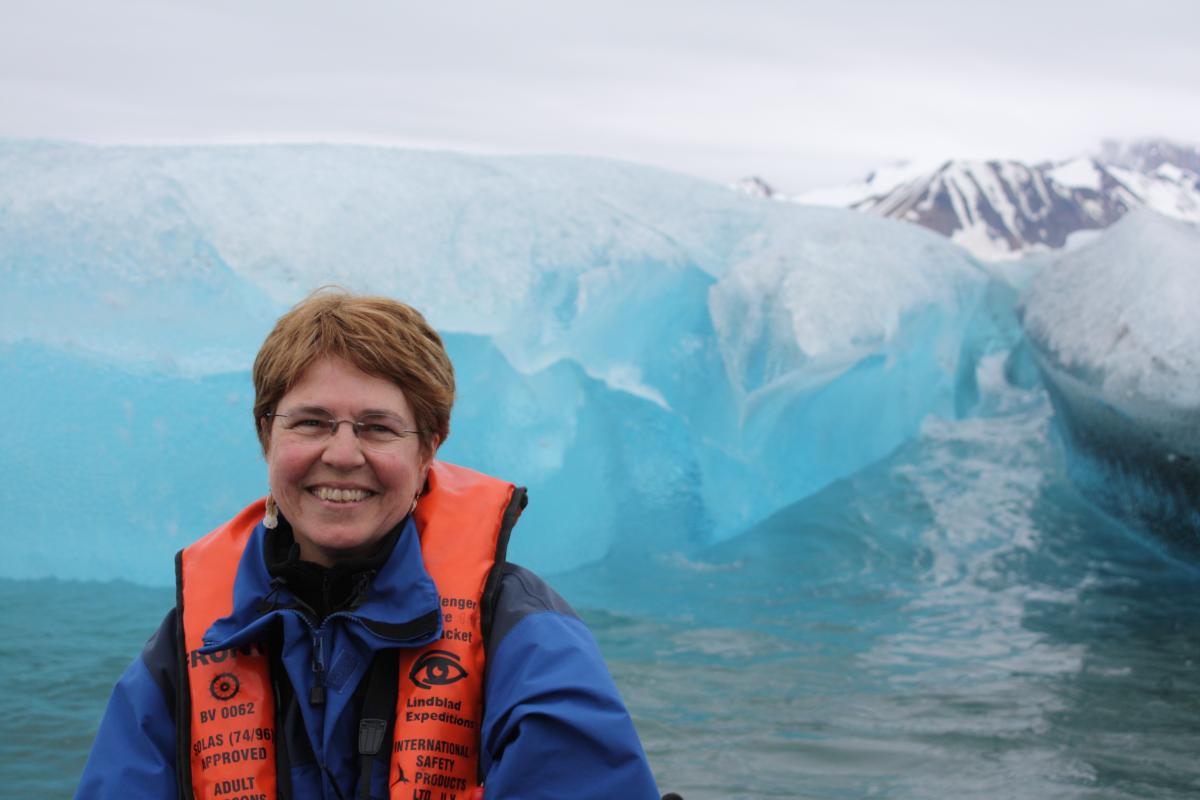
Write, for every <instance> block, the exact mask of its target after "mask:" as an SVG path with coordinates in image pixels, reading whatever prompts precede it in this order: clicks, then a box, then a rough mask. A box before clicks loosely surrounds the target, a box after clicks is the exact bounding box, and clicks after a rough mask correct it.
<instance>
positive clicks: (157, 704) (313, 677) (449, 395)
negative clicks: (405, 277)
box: [77, 292, 658, 800]
mask: <svg viewBox="0 0 1200 800" xmlns="http://www.w3.org/2000/svg"><path fill="white" fill-rule="evenodd" d="M254 388H255V393H256V397H255V404H254V419H255V424H256V425H257V428H258V436H259V441H260V443H261V445H262V448H263V453H264V455H265V457H266V462H267V478H268V484H269V486H270V494H269V496H268V497H267V498H266V500H265V501H259V502H258V503H255V504H253V505H251V506H250V507H249V508H247V509H245V510H244V511H242V512H241V513H240V514H238V515H237V516H236V517H234V518H233V519H232V520H230V521H229V522H228V523H226V524H225V525H222V526H221V527H220V528H218V529H217V530H215V531H213V532H212V533H210V534H208V535H207V536H205V537H204V538H202V539H201V540H199V541H198V542H196V543H195V544H193V545H191V546H189V547H187V548H185V549H184V550H183V551H181V552H180V553H179V555H178V556H177V559H176V575H177V585H178V591H177V603H176V607H175V608H174V609H172V610H171V611H170V612H169V613H168V614H167V617H166V619H165V620H164V621H163V624H162V625H161V626H160V628H159V629H158V631H157V632H156V633H155V634H154V636H153V637H151V639H150V641H149V642H148V643H147V645H146V647H145V649H144V650H143V652H142V655H141V658H139V659H137V660H136V661H135V662H134V663H133V664H132V665H130V667H129V668H128V669H127V670H126V672H125V674H124V675H123V676H122V678H121V680H120V681H119V682H118V684H117V686H116V688H115V690H114V692H113V696H112V699H111V700H110V701H109V705H108V709H107V711H106V712H105V715H104V719H103V721H102V722H101V724H100V730H99V732H98V733H97V735H96V741H95V744H94V746H93V748H92V753H91V757H90V758H89V760H88V763H87V767H86V768H85V770H84V774H83V779H82V782H81V784H80V787H79V791H78V794H77V796H78V797H82V798H98V797H122V798H129V797H135V798H136V797H155V798H164V797H169V796H172V795H176V794H178V795H179V796H181V797H196V798H202V797H203V798H209V797H216V798H222V800H232V799H233V798H274V797H293V798H318V797H323V798H344V799H346V800H348V799H349V798H351V797H363V798H365V797H375V798H383V797H389V796H390V797H393V798H405V799H406V800H419V798H429V799H430V800H443V799H444V800H449V799H450V798H460V799H462V798H467V797H468V796H475V795H474V794H473V793H474V792H475V791H477V789H476V787H477V786H478V785H479V784H481V783H482V784H483V785H484V786H485V787H486V793H487V796H488V798H489V799H490V798H506V797H521V798H534V797H544V798H588V797H594V798H656V797H658V794H657V792H656V790H655V787H654V781H653V779H652V777H651V775H650V771H649V768H648V766H647V763H646V758H645V755H644V753H643V752H642V748H641V744H640V743H639V741H638V738H637V734H636V733H635V732H634V729H633V725H632V722H631V720H630V718H629V714H628V712H627V711H626V710H625V707H624V705H623V704H622V702H621V700H620V698H619V696H618V694H617V691H616V688H615V687H614V686H613V683H612V680H611V678H610V677H609V675H608V672H607V670H606V668H605V667H604V664H603V661H602V659H601V657H600V655H599V652H598V650H597V648H596V645H595V642H594V641H593V639H592V638H591V636H590V634H589V633H588V632H587V630H586V628H585V627H584V626H583V624H582V623H581V622H580V621H579V619H578V618H577V617H576V616H575V614H574V612H572V611H571V609H570V608H569V607H568V606H567V604H566V603H565V602H564V601H563V600H562V599H561V598H560V597H559V596H558V595H557V594H555V593H554V592H553V590H551V589H550V588H549V587H548V586H547V585H546V584H545V583H543V582H542V581H541V580H539V579H538V578H537V577H536V576H534V575H533V574H532V573H530V572H528V571H527V570H524V569H522V568H521V567H518V566H515V565H512V564H508V563H506V562H505V560H504V554H505V549H506V545H507V541H508V535H509V532H510V530H511V529H512V526H513V524H514V523H515V522H516V519H517V516H518V515H519V514H520V511H521V509H522V508H523V507H524V505H525V492H524V490H523V489H520V488H517V487H514V486H512V485H511V484H508V483H506V482H504V481H500V480H497V479H495V478H490V477H487V476H484V475H481V474H479V473H476V472H472V471H470V470H466V469H463V468H461V467H455V466H451V465H449V464H444V463H442V462H438V461H435V460H434V456H435V454H436V453H437V449H438V446H439V445H440V444H441V443H442V442H444V441H445V439H446V437H447V436H448V435H449V432H450V407H451V405H452V403H453V400H454V372H453V368H452V366H451V364H450V360H449V358H448V356H447V355H446V351H445V349H444V347H443V346H442V342H441V339H440V338H439V337H438V335H437V333H436V332H435V331H434V330H433V329H432V328H431V327H429V325H428V324H427V323H426V322H425V320H424V319H423V318H422V317H421V315H420V314H419V313H418V312H416V311H415V310H413V309H412V308H410V307H408V306H406V305H404V304H402V303H398V302H395V301H392V300H388V299H385V298H378V297H356V296H351V295H347V294H344V293H337V292H323V293H318V294H316V295H313V296H312V297H310V298H309V299H307V300H305V301H304V302H302V303H300V304H299V305H298V306H296V307H295V308H293V309H292V310H291V311H290V312H288V313H287V314H285V315H284V316H283V317H282V318H281V319H280V320H279V322H278V323H277V324H276V326H275V329H274V330H273V331H272V332H271V333H270V335H269V336H268V337H267V339H266V341H265V342H264V343H263V346H262V349H261V350H260V351H259V354H258V358H257V359H256V360H255V363H254Z"/></svg>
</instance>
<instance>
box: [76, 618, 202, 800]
mask: <svg viewBox="0 0 1200 800" xmlns="http://www.w3.org/2000/svg"><path fill="white" fill-rule="evenodd" d="M175 641H176V637H175V612H174V610H172V611H171V612H170V613H168V614H167V617H166V619H164V620H163V624H162V625H161V626H159V629H158V631H157V632H156V633H155V634H154V635H153V636H152V637H150V641H149V642H147V643H146V647H145V649H144V650H143V651H142V654H141V656H140V657H138V658H137V659H135V660H134V662H133V663H132V664H130V665H129V667H128V668H127V669H126V670H125V673H124V674H123V675H122V676H121V679H120V680H119V681H117V685H116V687H115V688H114V689H113V693H112V697H110V698H109V701H108V708H107V709H105V711H104V717H103V719H101V720H100V729H99V730H98V731H97V732H96V740H95V742H94V743H93V744H92V752H91V754H90V755H89V756H88V761H87V766H85V767H84V769H83V777H82V779H81V780H80V782H79V788H78V789H77V790H76V792H75V797H76V798H77V799H79V800H98V799H100V798H104V799H107V798H133V799H135V800H141V798H147V800H148V799H149V798H161V800H171V798H174V797H176V796H177V794H178V789H177V787H176V782H175V719H174V717H175V713H174V707H175V705H174V704H175V699H174V698H175V681H176V678H177V675H176V673H177V672H178V667H177V662H176V658H177V656H176V649H175Z"/></svg>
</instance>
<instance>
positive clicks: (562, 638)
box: [480, 565, 659, 800]
mask: <svg viewBox="0 0 1200 800" xmlns="http://www.w3.org/2000/svg"><path fill="white" fill-rule="evenodd" d="M493 619H494V622H493V625H492V630H491V632H490V634H489V647H488V662H487V663H488V667H487V678H486V683H485V686H486V695H485V697H486V698H487V699H486V704H487V705H486V708H485V712H484V719H483V737H482V741H483V753H481V755H480V757H481V762H480V763H481V765H482V767H483V772H484V790H485V793H486V796H487V797H488V798H489V800H491V798H495V800H516V799H517V798H520V800H537V799H538V798H545V799H546V800H552V799H553V800H589V799H590V798H595V799H596V800H611V798H614V797H620V798H630V800H640V799H642V798H645V800H658V797H659V794H658V790H657V789H656V787H655V784H654V778H653V776H652V775H651V773H650V766H649V764H648V763H647V761H646V755H645V753H644V752H643V750H642V745H641V742H640V741H639V740H638V736H637V732H636V731H635V730H634V727H633V720H632V719H630V716H629V712H628V711H627V710H626V708H625V704H624V703H623V702H622V701H621V697H620V695H619V694H618V692H617V687H616V686H615V685H614V684H613V680H612V677H611V676H610V675H609V672H608V668H607V667H606V666H605V664H604V660H603V658H602V657H601V655H600V650H599V648H598V647H597V645H596V641H595V639H593V638H592V635H591V633H590V632H589V631H588V629H587V627H586V626H585V625H584V624H583V622H582V621H581V620H580V619H579V618H578V616H576V614H575V612H574V611H572V610H571V608H570V606H568V605H567V603H566V601H564V600H563V599H562V598H561V597H559V596H558V595H557V594H556V593H555V592H554V591H553V590H552V589H550V587H549V586H547V585H546V584H545V583H544V582H543V581H541V580H540V579H539V578H537V577H536V576H535V575H533V573H531V572H529V571H528V570H525V569H522V568H521V567H516V566H514V565H505V567H504V574H503V578H502V584H501V590H500V593H499V596H498V599H497V602H496V610H495V616H494V618H493Z"/></svg>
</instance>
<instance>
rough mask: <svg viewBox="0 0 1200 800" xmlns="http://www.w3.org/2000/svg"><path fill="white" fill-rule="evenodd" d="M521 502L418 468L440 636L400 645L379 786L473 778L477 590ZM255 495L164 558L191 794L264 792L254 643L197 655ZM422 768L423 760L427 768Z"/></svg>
mask: <svg viewBox="0 0 1200 800" xmlns="http://www.w3.org/2000/svg"><path fill="white" fill-rule="evenodd" d="M523 506H524V491H523V490H520V489H517V488H516V487H514V486H513V485H512V484H510V483H506V482H504V481H500V480H497V479H496V478H490V477H488V476H486V475H482V474H480V473H478V472H474V471H472V470H469V469H466V468H464V467H457V466H454V465H452V464H446V463H444V462H435V463H434V464H433V466H432V468H431V469H430V471H429V479H428V483H427V491H426V493H425V494H424V495H422V497H421V499H420V502H419V503H418V504H417V508H416V511H415V512H414V516H415V522H416V527H417V531H418V533H419V535H420V539H421V555H422V557H423V559H424V562H425V569H426V571H427V572H428V573H429V576H430V577H431V578H432V579H433V581H434V584H435V585H436V586H437V590H438V595H439V596H440V598H441V604H442V608H443V609H444V611H443V636H442V639H440V640H438V641H435V642H433V643H431V644H429V645H426V646H424V647H418V648H407V649H401V650H400V659H399V661H400V669H399V689H398V692H397V701H396V710H395V721H396V722H395V725H394V730H395V735H394V737H393V742H392V751H391V758H390V762H391V763H390V771H389V777H388V782H389V787H390V788H389V793H390V795H391V797H393V798H399V797H401V793H402V792H404V793H407V795H408V796H411V793H412V789H413V787H414V785H417V784H414V781H416V782H418V783H419V784H420V786H423V787H425V788H429V789H433V790H435V791H434V792H433V793H431V795H430V796H434V797H436V796H439V793H440V792H446V793H447V794H446V796H450V794H451V793H453V794H455V795H458V796H459V797H462V796H463V795H464V794H465V793H466V791H467V790H468V789H470V788H472V787H475V786H477V785H478V783H479V778H478V772H479V746H480V728H481V725H482V721H483V676H484V659H485V653H484V636H485V633H486V631H485V620H484V619H483V614H484V613H486V612H487V611H489V609H487V607H486V606H487V604H486V602H485V598H488V597H490V596H491V593H492V592H493V591H494V589H495V586H496V583H495V582H496V581H498V580H499V570H498V569H495V568H496V567H497V566H498V565H499V564H500V563H502V562H503V559H504V552H503V551H504V549H505V547H506V545H507V533H508V531H509V530H510V529H511V527H512V524H513V523H514V522H515V521H516V516H517V514H519V513H520V510H521V508H522V507H523ZM263 511H264V501H262V500H259V501H258V502H256V503H254V504H252V505H250V506H249V507H247V508H246V509H245V510H243V511H242V512H241V513H240V514H238V515H237V516H236V517H234V518H233V519H231V520H230V521H229V522H227V523H225V524H224V525H222V526H220V527H219V528H217V529H216V530H214V531H212V532H211V533H209V534H208V535H207V536H205V537H204V538H202V539H200V540H199V541H197V542H196V543H195V544H192V545H190V546H189V547H186V548H184V549H183V550H182V551H180V553H179V555H178V557H177V560H176V578H177V583H178V603H179V607H180V608H179V615H180V619H181V622H182V626H183V633H182V636H181V641H182V642H183V643H184V649H183V653H182V659H183V661H184V667H185V668H184V669H182V670H181V678H180V680H181V684H186V686H187V687H188V688H187V689H186V690H183V689H182V687H181V692H180V708H179V709H177V714H178V719H179V720H180V721H181V725H180V735H179V739H180V744H181V748H180V753H179V759H178V764H177V767H178V774H179V779H180V783H181V784H184V785H186V784H187V782H188V776H190V786H191V789H192V796H194V797H195V798H197V800H199V799H200V798H204V799H205V800H207V798H214V797H231V796H238V795H243V794H248V795H251V796H261V797H262V798H264V800H275V798H276V797H277V796H278V792H277V787H276V778H275V752H276V751H275V735H276V733H275V701H274V693H273V687H272V684H271V674H270V673H271V669H270V663H269V659H268V657H267V652H266V648H265V646H264V645H263V644H261V643H258V644H254V645H248V646H245V647H240V648H233V649H231V650H225V651H218V652H216V653H209V654H199V653H197V650H198V649H199V648H201V647H203V636H204V633H205V632H206V631H207V630H208V628H209V627H210V626H211V625H212V623H213V622H215V621H216V620H218V619H220V618H221V617H224V616H227V615H228V614H230V613H231V612H232V610H233V585H234V579H235V578H236V576H237V569H238V564H239V562H240V561H241V558H242V553H243V551H244V550H245V548H246V544H247V542H248V541H249V539H250V535H251V533H252V532H253V531H254V528H255V527H256V526H257V525H258V523H259V522H261V521H262V518H263ZM431 765H432V766H431Z"/></svg>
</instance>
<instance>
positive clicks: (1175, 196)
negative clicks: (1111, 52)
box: [774, 139, 1200, 259]
mask: <svg viewBox="0 0 1200 800" xmlns="http://www.w3.org/2000/svg"><path fill="white" fill-rule="evenodd" d="M774 196H776V197H779V196H780V195H778V194H775V195H774ZM787 199H789V200H794V201H796V202H801V203H810V204H817V205H835V206H845V207H850V208H854V209H857V210H859V211H864V212H867V213H871V214H877V215H879V216H884V217H891V218H893V219H901V220H906V221H908V222H915V223H917V224H918V225H923V226H925V227H926V228H930V229H931V230H934V231H937V232H938V233H940V234H942V235H944V236H947V237H949V238H950V239H951V240H953V241H954V242H956V243H958V244H960V245H962V246H963V247H965V248H966V249H968V250H970V251H971V252H972V253H973V254H975V255H976V256H978V257H980V258H984V259H1002V258H1012V257H1017V256H1021V255H1024V254H1026V253H1029V252H1034V251H1038V250H1057V249H1060V248H1062V247H1064V246H1066V245H1067V243H1068V239H1069V238H1070V237H1071V235H1072V234H1075V233H1078V232H1080V231H1094V230H1099V229H1103V228H1106V227H1108V226H1109V225H1111V224H1112V223H1114V222H1116V221H1117V220H1118V219H1120V218H1121V217H1123V216H1124V215H1125V214H1127V213H1128V212H1129V211H1131V210H1133V209H1135V208H1143V207H1144V208H1149V209H1151V210H1153V211H1157V212H1158V213H1160V214H1163V215H1165V216H1168V217H1174V218H1176V219H1183V220H1188V221H1191V222H1200V150H1198V149H1197V148H1195V147H1190V146H1184V145H1178V144H1174V143H1171V142H1168V141H1165V140H1161V139H1152V140H1144V141H1139V142H1128V143H1121V142H1105V143H1104V145H1103V146H1102V148H1101V150H1100V153H1099V154H1097V155H1095V156H1082V157H1079V158H1075V159H1072V160H1069V161H1063V162H1057V163H1050V162H1047V163H1043V164H1037V165H1030V164H1024V163H1021V162H1018V161H946V162H943V163H942V164H940V165H937V166H934V167H932V168H929V167H926V166H922V165H911V164H904V165H898V166H894V167H889V168H887V169H884V170H879V171H877V172H874V173H872V174H871V175H869V176H867V178H866V179H864V180H863V181H860V182H858V183H855V184H851V185H849V186H843V187H837V188H834V189H824V190H818V191H814V192H808V193H806V194H803V195H798V196H793V197H789V198H787Z"/></svg>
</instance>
